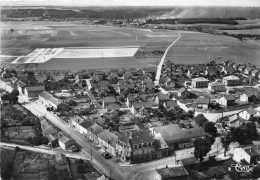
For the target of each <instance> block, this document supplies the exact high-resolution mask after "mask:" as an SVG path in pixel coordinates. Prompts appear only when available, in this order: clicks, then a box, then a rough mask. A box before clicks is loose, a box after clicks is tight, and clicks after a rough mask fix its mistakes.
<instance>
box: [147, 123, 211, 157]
mask: <svg viewBox="0 0 260 180" xmlns="http://www.w3.org/2000/svg"><path fill="white" fill-rule="evenodd" d="M150 130H151V131H152V132H153V133H154V134H155V133H160V134H161V135H162V137H163V138H164V140H165V142H166V143H167V145H168V147H169V154H170V155H171V154H172V153H173V152H174V150H175V149H184V148H189V147H192V146H193V141H194V140H195V139H197V138H206V136H207V133H205V131H204V130H203V128H200V127H192V128H181V127H180V126H179V125H178V124H170V125H166V126H160V127H153V128H150Z"/></svg>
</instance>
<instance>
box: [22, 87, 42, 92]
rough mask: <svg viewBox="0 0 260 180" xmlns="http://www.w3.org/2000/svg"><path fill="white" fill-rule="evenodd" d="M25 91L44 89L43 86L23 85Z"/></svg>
mask: <svg viewBox="0 0 260 180" xmlns="http://www.w3.org/2000/svg"><path fill="white" fill-rule="evenodd" d="M25 89H26V90H27V91H44V89H45V87H44V86H34V87H28V86H27V87H25Z"/></svg>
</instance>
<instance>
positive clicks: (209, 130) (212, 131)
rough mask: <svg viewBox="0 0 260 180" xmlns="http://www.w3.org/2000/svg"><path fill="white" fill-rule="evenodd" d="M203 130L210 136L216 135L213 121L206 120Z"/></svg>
mask: <svg viewBox="0 0 260 180" xmlns="http://www.w3.org/2000/svg"><path fill="white" fill-rule="evenodd" d="M204 131H205V132H206V133H208V134H210V135H211V136H212V137H216V136H217V133H218V131H217V128H216V127H215V123H214V122H206V123H205V124H204Z"/></svg>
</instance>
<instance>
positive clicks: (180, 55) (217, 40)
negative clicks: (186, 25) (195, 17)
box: [167, 33, 260, 64]
mask: <svg viewBox="0 0 260 180" xmlns="http://www.w3.org/2000/svg"><path fill="white" fill-rule="evenodd" d="M181 35H182V37H181V38H180V39H179V40H178V41H177V42H176V43H175V44H174V46H172V47H171V49H170V50H169V52H168V54H167V59H169V60H171V61H172V62H174V63H184V64H198V63H208V62H209V61H211V60H210V58H212V57H219V58H221V59H222V60H228V59H231V60H233V61H234V62H237V63H244V62H251V63H254V64H257V61H259V58H260V57H259V54H257V53H256V52H255V51H260V50H259V49H258V50H257V49H255V47H253V45H250V44H247V43H244V42H242V41H239V40H238V39H236V38H232V37H229V36H220V35H212V34H205V33H200V34H198V33H194V34H192V33H190V34H187V33H181Z"/></svg>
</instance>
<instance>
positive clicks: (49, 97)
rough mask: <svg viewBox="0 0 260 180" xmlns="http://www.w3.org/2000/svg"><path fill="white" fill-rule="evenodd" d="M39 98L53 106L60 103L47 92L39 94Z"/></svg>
mask: <svg viewBox="0 0 260 180" xmlns="http://www.w3.org/2000/svg"><path fill="white" fill-rule="evenodd" d="M39 96H40V97H42V98H44V99H46V100H48V101H50V102H52V103H53V104H55V105H58V104H60V103H61V101H60V100H59V99H57V98H55V97H53V95H51V94H50V93H48V92H47V91H43V92H41V93H40V94H39Z"/></svg>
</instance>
